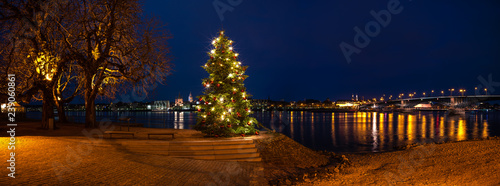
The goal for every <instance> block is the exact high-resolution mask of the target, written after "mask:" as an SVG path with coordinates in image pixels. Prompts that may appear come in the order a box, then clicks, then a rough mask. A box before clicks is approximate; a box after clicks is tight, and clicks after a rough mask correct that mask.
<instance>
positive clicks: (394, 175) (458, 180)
mask: <svg viewBox="0 0 500 186" xmlns="http://www.w3.org/2000/svg"><path fill="white" fill-rule="evenodd" d="M499 154H500V138H498V137H490V138H488V139H482V140H471V141H460V142H448V143H441V144H426V145H418V146H412V147H409V148H405V149H404V150H400V151H393V152H384V153H367V154H348V155H346V157H347V158H348V159H349V161H350V166H347V167H345V168H344V169H341V170H340V171H339V173H336V174H335V173H326V174H323V175H321V176H319V177H321V178H319V179H316V180H312V181H310V182H303V183H301V185H388V184H389V185H393V184H396V185H499V184H500V156H499Z"/></svg>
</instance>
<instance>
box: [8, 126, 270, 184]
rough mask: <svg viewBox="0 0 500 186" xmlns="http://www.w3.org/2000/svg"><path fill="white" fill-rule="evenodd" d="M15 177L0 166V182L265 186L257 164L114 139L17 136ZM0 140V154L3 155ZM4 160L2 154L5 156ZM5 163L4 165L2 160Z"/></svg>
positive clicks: (260, 167) (261, 169) (259, 166)
mask: <svg viewBox="0 0 500 186" xmlns="http://www.w3.org/2000/svg"><path fill="white" fill-rule="evenodd" d="M16 139H17V144H16V178H15V179H12V178H10V177H7V174H8V172H9V171H8V170H7V169H6V168H4V169H3V170H2V171H1V172H2V176H1V177H0V185H5V184H8V185H14V184H15V185H18V184H23V185H24V184H30V185H32V184H36V185H39V184H50V185H55V184H57V185H68V184H71V185H94V184H105V185H137V184H139V185H266V184H267V181H266V180H265V179H264V175H263V174H264V171H263V168H262V164H261V163H260V162H225V161H203V160H191V159H180V158H170V157H168V156H162V155H147V154H136V153H133V152H130V151H127V150H125V149H123V147H122V146H120V145H117V143H115V142H114V140H108V139H104V140H99V139H98V138H97V139H94V140H95V141H92V140H90V139H88V138H86V137H79V136H78V137H75V136H65V137H43V136H24V137H18V138H16ZM8 140H9V139H8V138H6V137H1V138H0V146H2V147H5V148H1V149H0V153H1V154H4V155H6V154H7V153H9V151H8V149H7V148H6V146H7V143H8ZM5 158H6V157H5ZM4 166H7V163H4Z"/></svg>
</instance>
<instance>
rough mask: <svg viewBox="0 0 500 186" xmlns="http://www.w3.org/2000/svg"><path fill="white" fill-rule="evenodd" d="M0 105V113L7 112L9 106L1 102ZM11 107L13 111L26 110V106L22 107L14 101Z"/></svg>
mask: <svg viewBox="0 0 500 186" xmlns="http://www.w3.org/2000/svg"><path fill="white" fill-rule="evenodd" d="M1 106H2V113H8V112H9V111H8V108H9V107H7V103H2V104H1ZM11 108H14V109H15V111H14V112H16V113H24V112H26V108H25V107H23V106H22V105H20V104H19V103H17V102H14V106H13V107H11Z"/></svg>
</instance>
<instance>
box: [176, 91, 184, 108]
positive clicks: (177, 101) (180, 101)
mask: <svg viewBox="0 0 500 186" xmlns="http://www.w3.org/2000/svg"><path fill="white" fill-rule="evenodd" d="M183 105H184V100H183V99H182V96H181V93H180V92H179V96H178V97H177V98H176V99H175V106H176V107H182V106H183Z"/></svg>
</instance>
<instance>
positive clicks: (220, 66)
mask: <svg viewBox="0 0 500 186" xmlns="http://www.w3.org/2000/svg"><path fill="white" fill-rule="evenodd" d="M232 44H233V41H231V40H229V39H228V38H227V37H226V36H225V35H224V31H221V32H220V33H219V37H217V38H216V39H214V40H213V41H212V45H213V49H212V50H211V51H210V52H209V53H208V55H209V56H210V59H209V60H208V62H207V63H206V64H205V66H203V68H204V69H205V70H206V71H207V72H208V73H209V74H210V76H209V77H208V78H205V79H203V80H202V84H203V86H204V87H205V91H204V95H202V96H199V97H198V98H199V100H200V103H201V104H200V105H199V106H198V112H199V114H198V119H197V123H196V126H195V127H194V128H195V129H196V130H199V131H201V132H202V133H204V134H206V135H208V136H215V137H219V136H233V135H237V134H239V135H241V136H244V135H246V134H259V131H258V130H256V129H255V128H254V126H255V125H256V124H257V120H256V119H255V118H253V117H250V116H249V115H250V114H251V113H252V111H251V109H250V108H251V104H250V101H249V98H250V96H251V95H250V94H248V93H247V92H246V89H245V86H244V84H243V81H244V80H245V79H246V78H247V77H248V76H247V75H244V74H245V70H246V69H247V66H242V65H241V62H239V61H238V53H236V52H235V51H234V50H233V46H232Z"/></svg>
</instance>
